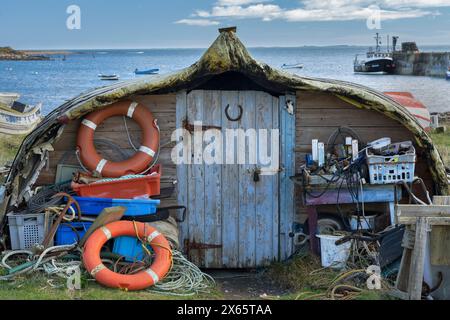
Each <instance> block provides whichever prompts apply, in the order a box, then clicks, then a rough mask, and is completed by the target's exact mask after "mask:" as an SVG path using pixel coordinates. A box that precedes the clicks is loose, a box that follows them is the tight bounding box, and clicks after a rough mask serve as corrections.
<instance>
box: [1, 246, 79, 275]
mask: <svg viewBox="0 0 450 320" xmlns="http://www.w3.org/2000/svg"><path fill="white" fill-rule="evenodd" d="M74 249H76V244H73V245H64V246H54V247H50V248H47V249H45V250H44V251H43V252H42V253H41V254H35V253H33V252H32V251H28V250H19V251H10V252H6V253H4V255H3V257H2V260H1V263H0V266H1V267H3V268H4V269H5V270H7V271H8V274H7V275H4V276H0V281H9V280H12V279H14V278H15V277H17V276H19V275H26V274H31V273H34V272H37V271H44V272H46V273H47V274H49V275H53V274H58V275H61V274H63V273H64V274H67V271H68V270H67V269H68V268H71V269H73V268H74V267H75V266H80V264H81V262H73V261H71V262H68V263H61V262H58V259H59V258H62V257H64V256H66V255H67V254H68V253H69V252H71V251H73V250H74ZM23 255H25V256H26V258H25V259H23V260H21V261H20V260H17V259H16V262H17V261H20V264H19V265H18V266H15V267H13V266H11V265H10V264H9V263H8V260H9V259H10V258H11V257H13V256H23Z"/></svg>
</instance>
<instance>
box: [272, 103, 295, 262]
mask: <svg viewBox="0 0 450 320" xmlns="http://www.w3.org/2000/svg"><path fill="white" fill-rule="evenodd" d="M293 98H294V97H293ZM279 109H280V99H279V98H278V97H272V128H273V129H278V144H279V145H278V150H277V151H276V154H277V155H278V156H277V157H278V159H277V160H278V161H279V163H278V168H276V172H274V174H273V175H272V213H273V214H272V221H273V228H272V243H273V244H272V257H271V259H272V261H278V260H279V259H280V258H281V256H280V169H281V165H280V161H281V159H280V158H281V144H280V139H281V138H280V132H281V131H280V126H281V123H280V122H281V119H280V110H279ZM291 125H292V127H291V130H292V131H291V132H290V134H292V136H293V137H295V125H294V124H293V123H291ZM294 139H295V138H294ZM292 156H295V155H294V153H292ZM288 236H289V235H288ZM288 251H289V250H288Z"/></svg>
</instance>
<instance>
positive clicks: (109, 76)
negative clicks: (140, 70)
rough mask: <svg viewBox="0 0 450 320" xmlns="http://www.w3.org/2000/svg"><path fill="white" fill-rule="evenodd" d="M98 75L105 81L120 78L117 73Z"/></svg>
mask: <svg viewBox="0 0 450 320" xmlns="http://www.w3.org/2000/svg"><path fill="white" fill-rule="evenodd" d="M98 77H99V78H100V80H103V81H117V80H119V79H120V77H119V76H118V75H117V74H99V75H98Z"/></svg>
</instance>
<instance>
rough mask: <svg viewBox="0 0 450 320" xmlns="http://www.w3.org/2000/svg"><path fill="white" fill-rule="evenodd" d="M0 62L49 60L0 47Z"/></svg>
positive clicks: (44, 57) (42, 56)
mask: <svg viewBox="0 0 450 320" xmlns="http://www.w3.org/2000/svg"><path fill="white" fill-rule="evenodd" d="M0 60H14V61H35V60H50V58H49V57H47V56H44V55H34V54H29V53H27V52H25V51H20V50H14V49H12V48H10V47H0Z"/></svg>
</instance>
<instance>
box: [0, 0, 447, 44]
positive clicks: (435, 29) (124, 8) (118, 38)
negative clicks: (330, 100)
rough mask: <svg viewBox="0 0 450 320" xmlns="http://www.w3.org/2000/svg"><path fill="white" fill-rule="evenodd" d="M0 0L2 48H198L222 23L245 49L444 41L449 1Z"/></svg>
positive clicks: (0, 39) (215, 32) (0, 41)
mask: <svg viewBox="0 0 450 320" xmlns="http://www.w3.org/2000/svg"><path fill="white" fill-rule="evenodd" d="M0 1H1V6H0V46H12V47H14V48H17V49H120V48H204V47H207V46H209V45H210V44H211V42H212V41H214V39H215V38H216V37H217V34H218V32H217V29H218V28H221V27H227V26H237V27H238V34H239V37H240V38H241V39H242V40H243V41H244V43H245V44H246V45H247V46H251V47H259V46H263V47H273V46H291V47H297V46H305V45H318V46H325V45H372V44H373V36H374V34H375V32H380V33H381V34H382V35H383V36H386V35H388V34H389V35H391V36H392V35H397V36H400V41H416V42H417V43H418V44H419V47H420V46H421V45H450V0H379V1H370V0H290V1H288V0H126V1H119V0H114V1H111V0H70V1H68V0H57V1H55V0H0ZM71 5H75V6H77V7H78V8H79V10H80V11H79V12H80V15H74V13H75V14H76V13H77V12H76V11H73V10H69V11H68V8H69V6H71ZM377 16H379V17H380V20H379V21H380V23H379V24H378V23H377V21H378V20H377V19H376V18H377ZM370 17H372V18H371V19H369V18H370ZM68 19H69V22H70V26H71V28H68V27H67V20H68ZM374 19H375V20H374ZM368 20H369V22H370V23H369V25H368ZM78 21H79V22H80V24H79V26H80V29H78V28H75V29H73V27H74V26H77V22H78ZM369 27H370V28H369ZM375 27H377V28H378V27H379V28H380V29H376V28H375Z"/></svg>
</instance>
